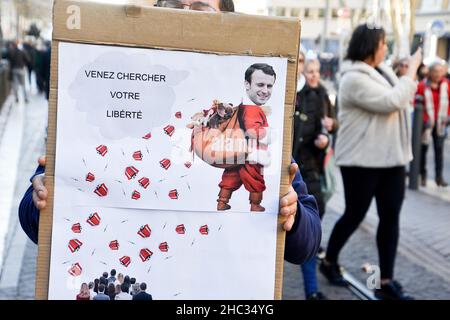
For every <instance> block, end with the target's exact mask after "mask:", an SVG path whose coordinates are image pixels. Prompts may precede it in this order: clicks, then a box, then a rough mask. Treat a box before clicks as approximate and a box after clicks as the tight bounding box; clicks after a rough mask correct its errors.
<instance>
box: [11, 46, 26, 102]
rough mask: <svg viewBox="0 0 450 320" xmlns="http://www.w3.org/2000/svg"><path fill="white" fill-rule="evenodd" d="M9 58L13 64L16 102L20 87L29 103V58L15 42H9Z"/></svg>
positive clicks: (12, 72) (13, 85)
mask: <svg viewBox="0 0 450 320" xmlns="http://www.w3.org/2000/svg"><path fill="white" fill-rule="evenodd" d="M8 60H9V63H10V66H11V74H12V87H13V91H14V96H15V97H16V102H19V89H22V93H23V97H24V99H25V103H28V93H27V89H26V87H25V79H26V77H27V65H28V64H29V58H28V57H27V55H26V54H25V52H23V51H22V50H20V49H19V48H18V47H17V44H16V43H15V42H10V43H9V48H8Z"/></svg>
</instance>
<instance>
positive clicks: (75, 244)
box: [68, 239, 83, 253]
mask: <svg viewBox="0 0 450 320" xmlns="http://www.w3.org/2000/svg"><path fill="white" fill-rule="evenodd" d="M82 245H83V243H82V242H81V241H80V240H78V239H72V240H70V241H69V246H68V247H69V249H70V252H72V253H74V252H75V251H78V250H80V248H81V246H82Z"/></svg>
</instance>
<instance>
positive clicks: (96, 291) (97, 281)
mask: <svg viewBox="0 0 450 320" xmlns="http://www.w3.org/2000/svg"><path fill="white" fill-rule="evenodd" d="M99 284H100V280H99V279H95V280H94V292H95V293H98V285H99Z"/></svg>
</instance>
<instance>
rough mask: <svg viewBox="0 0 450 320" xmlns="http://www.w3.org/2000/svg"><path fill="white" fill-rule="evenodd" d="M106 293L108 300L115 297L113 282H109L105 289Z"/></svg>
mask: <svg viewBox="0 0 450 320" xmlns="http://www.w3.org/2000/svg"><path fill="white" fill-rule="evenodd" d="M106 294H107V295H108V296H109V299H110V300H114V298H115V297H116V287H115V286H114V283H112V282H110V283H109V284H108V290H107V291H106Z"/></svg>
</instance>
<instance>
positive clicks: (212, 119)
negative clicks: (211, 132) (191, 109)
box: [187, 100, 236, 129]
mask: <svg viewBox="0 0 450 320" xmlns="http://www.w3.org/2000/svg"><path fill="white" fill-rule="evenodd" d="M235 111H236V108H234V107H233V105H232V104H231V103H222V102H219V101H218V100H214V101H213V103H212V106H211V107H210V108H209V109H207V110H203V111H200V112H197V113H196V114H194V115H193V116H192V117H191V120H192V121H191V122H190V123H189V124H188V125H187V127H188V128H189V129H194V128H195V127H208V128H212V129H217V128H218V127H219V126H220V125H221V124H222V123H224V122H226V121H227V120H229V119H231V117H232V116H233V114H234V112H235Z"/></svg>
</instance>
